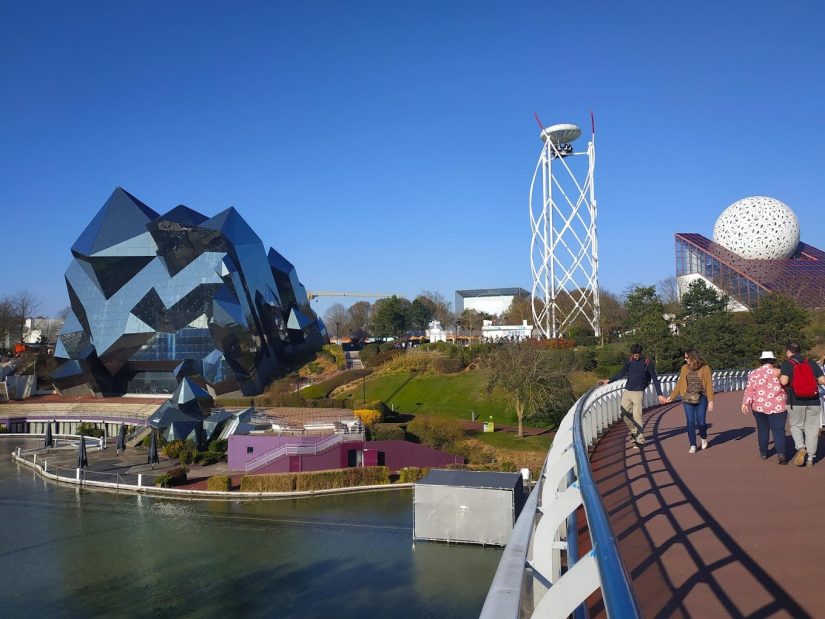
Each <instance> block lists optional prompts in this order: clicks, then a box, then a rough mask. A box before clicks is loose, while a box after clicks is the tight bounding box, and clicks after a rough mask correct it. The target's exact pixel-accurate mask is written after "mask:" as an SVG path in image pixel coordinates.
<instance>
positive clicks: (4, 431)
mask: <svg viewBox="0 0 825 619" xmlns="http://www.w3.org/2000/svg"><path fill="white" fill-rule="evenodd" d="M8 431H9V429H8V428H7V427H6V425H5V424H2V423H0V434H7V433H8Z"/></svg>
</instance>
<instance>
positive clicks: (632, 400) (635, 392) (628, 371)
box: [601, 344, 667, 449]
mask: <svg viewBox="0 0 825 619" xmlns="http://www.w3.org/2000/svg"><path fill="white" fill-rule="evenodd" d="M622 378H626V379H627V382H626V383H625V386H624V393H622V401H621V410H622V418H623V419H624V422H625V424H626V425H627V429H628V430H629V431H630V438H631V439H632V440H633V447H634V449H639V446H640V445H644V444H645V435H644V433H643V431H642V424H643V420H642V405H643V401H644V393H645V389H647V386H648V385H649V384H650V383H653V386H654V388H655V389H656V393H657V394H658V395H659V404H664V403H665V402H667V399H666V398H665V397H664V396H663V395H662V386H661V385H660V384H659V377H658V376H657V375H656V368H655V367H654V365H653V359H649V358H646V357H643V356H642V346H641V344H633V346H631V347H630V357H629V358H628V359H627V360H626V361H625V362H624V365H623V366H622V369H621V370H619V371H618V372H616V373H615V374H614V375H613V376H611V377H610V380H603V381H601V383H602V384H603V385H606V384H607V383H612V382H615V381H617V380H620V379H622Z"/></svg>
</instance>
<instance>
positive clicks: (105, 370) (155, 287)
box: [52, 188, 326, 395]
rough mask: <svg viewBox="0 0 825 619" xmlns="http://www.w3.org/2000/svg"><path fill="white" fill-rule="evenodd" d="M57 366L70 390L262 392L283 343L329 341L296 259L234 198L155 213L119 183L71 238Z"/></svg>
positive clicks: (294, 348) (298, 348) (63, 387)
mask: <svg viewBox="0 0 825 619" xmlns="http://www.w3.org/2000/svg"><path fill="white" fill-rule="evenodd" d="M71 251H72V256H73V260H72V262H71V263H70V264H69V268H68V269H67V270H66V276H65V277H66V288H67V290H68V294H69V301H70V303H71V309H72V311H71V313H70V314H69V316H68V317H67V319H66V321H65V323H64V325H63V329H62V331H61V333H60V335H59V337H58V341H57V345H56V347H55V357H56V358H57V360H58V361H59V362H62V364H61V365H60V366H59V367H58V368H57V369H56V370H55V371H54V372H53V374H52V379H53V381H54V384H55V386H56V387H57V388H58V389H59V390H60V391H61V392H62V393H63V394H65V395H81V394H89V393H93V394H96V395H100V394H103V393H172V392H173V391H174V390H175V388H176V387H177V384H178V381H179V380H180V379H182V378H183V377H190V378H192V379H193V380H195V382H197V383H200V384H203V385H204V386H206V387H208V388H209V389H210V390H211V391H213V392H214V393H227V392H231V391H235V390H240V391H241V392H242V393H243V394H244V395H255V394H258V393H261V391H262V390H263V389H264V388H266V386H267V384H268V383H269V382H270V381H271V380H272V378H274V377H275V376H277V375H278V374H279V372H280V371H281V370H282V369H283V367H284V361H285V360H286V359H287V357H288V356H289V355H290V354H293V353H299V352H303V351H305V350H307V349H316V348H319V347H320V346H322V345H323V343H324V342H325V340H326V330H325V328H324V325H323V323H322V322H321V320H320V319H318V317H317V316H316V315H315V313H314V312H313V311H312V309H311V307H310V304H309V301H308V299H307V296H306V290H305V289H304V287H303V285H301V283H300V281H298V275H297V273H296V271H295V267H294V266H293V265H292V263H290V262H289V261H288V260H286V258H284V257H283V256H281V255H280V254H279V253H278V252H276V251H275V250H274V249H270V250H269V252H268V253H267V252H266V251H265V250H264V246H263V243H262V242H261V239H260V238H259V237H258V236H257V235H256V234H255V232H254V231H253V230H252V229H251V228H250V227H249V225H248V224H247V223H246V222H245V221H244V219H243V218H242V217H241V216H240V215H239V214H238V212H237V211H236V210H235V209H234V208H229V209H227V210H225V211H223V212H221V213H218V214H217V215H215V216H214V217H212V218H209V217H206V216H205V215H202V214H200V213H198V212H196V211H193V210H192V209H190V208H187V207H186V206H183V205H180V206H177V207H175V208H173V209H172V210H171V211H169V212H168V213H166V214H164V215H159V214H158V213H156V212H155V211H153V210H152V209H151V208H149V207H148V206H146V205H145V204H144V203H142V202H141V201H140V200H138V199H137V198H135V197H134V196H132V195H130V194H129V193H127V192H126V191H124V190H123V189H121V188H117V189H116V190H115V191H114V192H113V193H112V195H111V197H110V198H109V199H108V200H107V201H106V203H105V204H104V205H103V208H101V209H100V211H99V212H98V213H97V215H96V216H95V217H94V219H92V221H91V223H89V225H88V226H87V227H86V229H85V230H84V231H83V232H82V233H81V235H80V237H79V238H78V239H77V241H76V242H75V243H74V245H72V250H71Z"/></svg>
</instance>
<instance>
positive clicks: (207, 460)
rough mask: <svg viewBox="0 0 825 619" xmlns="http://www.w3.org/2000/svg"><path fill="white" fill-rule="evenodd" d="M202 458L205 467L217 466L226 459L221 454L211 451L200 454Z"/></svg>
mask: <svg viewBox="0 0 825 619" xmlns="http://www.w3.org/2000/svg"><path fill="white" fill-rule="evenodd" d="M198 456H200V458H199V461H200V463H201V465H203V466H209V465H210V464H217V463H218V462H220V461H221V460H223V459H224V458H223V457H222V455H221V454H216V453H214V452H211V451H204V452H201V453H199V454H198Z"/></svg>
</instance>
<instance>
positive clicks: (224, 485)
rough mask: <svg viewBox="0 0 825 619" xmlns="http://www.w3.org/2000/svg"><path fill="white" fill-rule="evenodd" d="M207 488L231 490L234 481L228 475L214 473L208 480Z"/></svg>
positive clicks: (220, 490) (214, 490)
mask: <svg viewBox="0 0 825 619" xmlns="http://www.w3.org/2000/svg"><path fill="white" fill-rule="evenodd" d="M206 489H207V490H212V491H213V492H229V491H230V490H232V481H231V480H230V479H229V477H227V476H226V475H214V476H212V477H210V478H209V479H207V480H206Z"/></svg>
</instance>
